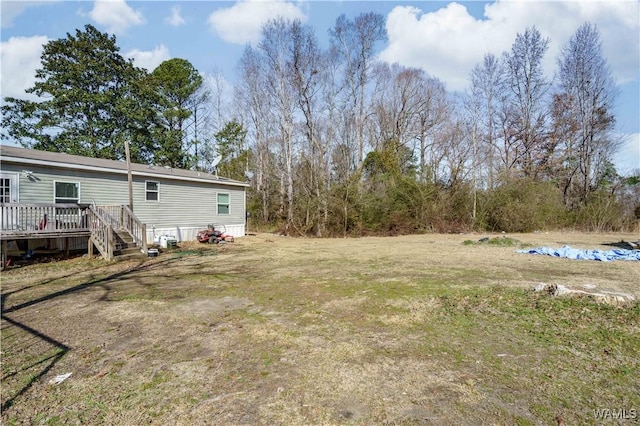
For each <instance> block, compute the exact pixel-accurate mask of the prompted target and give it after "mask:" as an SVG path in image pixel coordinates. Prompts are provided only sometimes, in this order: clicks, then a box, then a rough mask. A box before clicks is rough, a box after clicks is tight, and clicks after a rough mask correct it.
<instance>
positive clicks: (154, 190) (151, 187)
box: [144, 180, 160, 201]
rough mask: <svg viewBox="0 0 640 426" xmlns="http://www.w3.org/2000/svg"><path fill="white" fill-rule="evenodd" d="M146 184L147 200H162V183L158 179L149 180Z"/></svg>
mask: <svg viewBox="0 0 640 426" xmlns="http://www.w3.org/2000/svg"><path fill="white" fill-rule="evenodd" d="M144 185H145V200H147V201H160V183H159V182H157V181H152V180H147V181H145V183H144Z"/></svg>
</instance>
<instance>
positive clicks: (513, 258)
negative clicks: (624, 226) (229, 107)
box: [0, 233, 640, 425]
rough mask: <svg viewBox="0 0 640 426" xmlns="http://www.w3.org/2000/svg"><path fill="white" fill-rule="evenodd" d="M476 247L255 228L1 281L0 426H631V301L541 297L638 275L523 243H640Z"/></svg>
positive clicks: (631, 265) (635, 333)
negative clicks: (213, 240)
mask: <svg viewBox="0 0 640 426" xmlns="http://www.w3.org/2000/svg"><path fill="white" fill-rule="evenodd" d="M484 236H485V235H480V234H478V235H474V234H466V235H433V234H428V235H416V236H401V237H388V238H360V239H294V238H285V237H279V236H275V235H270V234H258V235H255V236H248V237H245V238H240V239H237V240H236V242H235V243H231V244H226V245H221V246H216V245H199V244H197V243H185V244H181V245H180V247H178V248H177V249H175V250H170V251H166V252H164V253H162V254H161V255H160V256H159V257H158V258H149V259H143V260H139V261H126V262H120V263H112V264H109V263H106V262H104V261H102V260H100V259H93V260H87V259H82V258H77V259H70V260H66V261H60V262H55V263H48V264H37V265H31V266H23V267H21V268H16V269H12V270H6V271H3V272H2V273H1V275H0V279H1V285H2V336H1V337H2V341H1V343H2V348H1V350H2V383H1V384H2V390H1V392H2V393H1V395H2V423H3V424H5V425H12V424H118V425H139V424H158V425H165V424H178V425H194V424H202V425H341V424H346V425H373V424H380V425H413V424H416V425H421V424H437V425H479V424H499V425H516V424H517V425H537V424H549V425H556V424H559V422H565V424H567V425H576V424H596V423H597V424H601V423H604V424H607V423H609V424H617V423H621V424H627V423H628V424H631V423H634V422H638V419H639V418H640V377H639V376H638V371H640V357H639V356H638V354H639V353H640V304H639V303H637V302H636V303H630V304H626V305H623V306H609V305H604V304H598V303H595V302H594V301H593V300H590V299H588V298H559V297H552V296H549V295H548V294H540V293H534V292H532V291H531V288H532V287H533V286H535V285H536V284H538V283H547V284H563V285H568V286H573V287H575V288H581V287H582V286H584V285H595V286H596V287H597V288H598V289H599V290H609V291H618V292H626V293H631V294H634V295H635V296H636V297H637V298H640V265H639V264H638V262H631V261H628V262H625V261H616V262H606V263H603V262H597V261H573V260H567V259H559V258H551V257H547V256H536V255H528V254H518V253H516V252H515V250H516V249H518V248H520V247H522V246H526V245H529V246H542V245H546V246H552V247H560V246H562V245H570V246H572V247H576V248H591V249H594V248H598V249H612V248H614V247H612V246H610V245H607V244H613V243H617V242H619V241H621V240H625V241H630V240H636V239H638V237H639V236H638V235H633V234H608V235H607V234H579V233H548V234H547V233H539V234H522V235H510V236H509V237H510V239H509V238H505V239H504V243H505V244H475V243H476V242H477V241H478V240H479V239H480V238H481V237H484ZM492 237H497V238H502V236H492ZM469 240H470V241H472V242H474V244H468V243H467V244H464V242H465V241H469ZM498 242H500V241H498ZM508 243H516V244H515V245H510V244H508ZM65 373H71V376H70V377H69V378H68V379H66V380H65V381H63V382H62V383H59V384H51V383H49V381H50V380H51V379H52V378H55V377H56V376H57V375H60V374H65ZM607 410H609V411H607ZM614 417H618V418H614Z"/></svg>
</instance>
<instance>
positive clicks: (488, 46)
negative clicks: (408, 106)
mask: <svg viewBox="0 0 640 426" xmlns="http://www.w3.org/2000/svg"><path fill="white" fill-rule="evenodd" d="M484 12H485V14H484V19H476V18H474V17H473V16H472V15H470V14H469V12H468V11H467V9H466V8H465V7H464V6H463V5H461V4H458V3H449V4H448V5H447V6H446V7H443V8H441V9H439V10H437V11H435V12H431V13H423V12H422V10H420V9H418V8H415V7H408V6H397V7H395V8H394V9H393V10H392V11H391V12H390V13H389V15H388V16H387V24H386V25H387V34H388V37H389V43H388V46H387V48H386V49H384V51H382V52H381V54H380V59H382V60H385V61H388V62H398V63H400V64H402V65H406V66H413V67H418V68H423V69H424V70H426V71H427V72H428V73H430V74H432V75H434V76H436V77H438V78H440V79H441V80H443V81H445V82H446V83H447V87H448V88H449V89H452V90H463V89H464V88H465V87H466V86H467V81H468V75H469V72H470V71H471V69H472V68H473V66H474V65H475V64H477V63H478V62H480V61H481V60H482V57H483V56H484V54H485V53H487V52H491V53H493V54H495V55H497V56H499V55H500V54H501V53H502V52H504V51H508V50H509V49H510V48H511V45H512V44H513V41H514V40H515V37H516V34H517V33H523V32H524V30H525V29H526V28H527V27H531V26H536V28H537V29H538V30H539V31H540V33H541V34H542V36H543V37H548V38H550V39H551V43H550V45H549V50H548V51H547V54H546V56H545V60H544V64H543V66H544V69H545V72H546V73H547V74H548V75H552V74H553V72H554V71H555V64H556V58H557V55H558V53H559V52H560V49H561V47H562V45H563V44H564V43H565V42H566V41H567V40H568V39H569V38H570V37H571V35H572V34H573V33H574V32H575V30H576V29H577V28H578V27H579V26H580V25H581V24H583V23H584V22H586V21H589V22H592V23H594V24H596V25H597V27H598V29H599V31H600V36H601V41H602V47H603V52H604V55H605V57H606V58H607V60H608V62H609V64H610V65H611V67H612V69H613V74H614V77H615V78H616V79H617V80H618V82H619V83H621V84H622V83H625V82H628V81H632V80H634V79H637V77H638V64H639V63H640V43H639V39H640V37H639V33H640V22H639V21H638V19H637V17H638V13H639V12H640V3H638V2H635V1H624V0H622V1H566V2H558V1H549V2H544V3H540V2H533V1H504V0H498V1H495V2H493V3H491V4H487V5H486V6H485V9H484Z"/></svg>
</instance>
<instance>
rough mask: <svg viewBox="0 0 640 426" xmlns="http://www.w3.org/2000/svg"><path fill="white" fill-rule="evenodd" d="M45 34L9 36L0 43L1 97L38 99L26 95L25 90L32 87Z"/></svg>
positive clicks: (39, 64)
mask: <svg viewBox="0 0 640 426" xmlns="http://www.w3.org/2000/svg"><path fill="white" fill-rule="evenodd" d="M48 41H49V39H48V38H47V36H33V37H11V38H10V39H9V40H7V41H3V42H2V43H0V62H1V63H2V68H1V70H0V82H2V86H1V87H0V89H1V92H2V98H3V99H4V98H5V97H7V96H11V97H15V98H20V99H31V100H36V99H38V98H37V96H35V95H27V94H26V93H25V90H27V89H29V88H31V87H33V85H34V83H35V81H36V79H35V75H36V70H37V69H38V68H40V66H41V63H40V55H41V54H42V50H43V46H44V44H45V43H47V42H48Z"/></svg>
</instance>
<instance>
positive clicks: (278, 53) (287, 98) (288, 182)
mask: <svg viewBox="0 0 640 426" xmlns="http://www.w3.org/2000/svg"><path fill="white" fill-rule="evenodd" d="M291 44H292V41H291V31H290V24H289V23H288V22H287V21H285V20H284V19H283V18H280V19H276V20H272V21H269V22H268V23H267V24H265V25H264V26H263V27H262V41H261V42H260V43H259V44H258V50H259V51H260V53H261V56H262V58H263V64H264V67H265V68H264V72H265V74H264V75H265V79H264V81H265V83H266V84H265V92H264V93H265V95H266V96H268V97H269V98H270V102H271V104H272V106H273V108H272V109H271V110H270V113H271V117H272V119H273V122H274V123H276V129H277V136H276V135H274V136H276V137H277V139H278V140H279V142H280V143H279V148H280V149H279V156H278V158H279V162H280V164H279V168H278V172H279V175H280V209H279V212H280V214H281V215H284V216H285V217H286V225H285V232H287V233H288V232H289V229H290V227H291V224H292V222H293V201H294V193H293V189H294V185H293V163H294V147H293V145H294V115H295V108H296V94H295V90H294V87H293V85H292V82H291V80H292V79H291V75H290V67H289V61H290V53H291V52H292V50H293V49H292V48H291Z"/></svg>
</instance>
